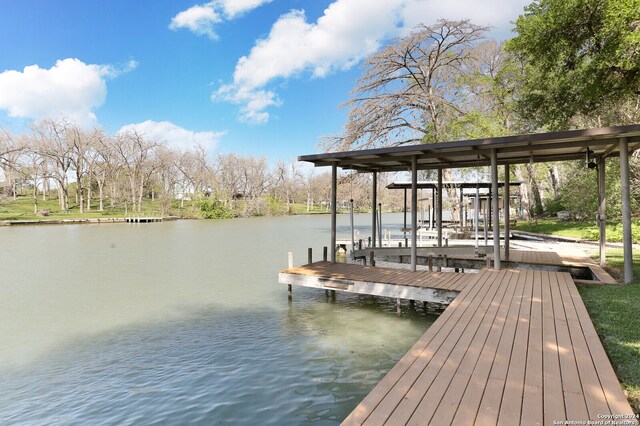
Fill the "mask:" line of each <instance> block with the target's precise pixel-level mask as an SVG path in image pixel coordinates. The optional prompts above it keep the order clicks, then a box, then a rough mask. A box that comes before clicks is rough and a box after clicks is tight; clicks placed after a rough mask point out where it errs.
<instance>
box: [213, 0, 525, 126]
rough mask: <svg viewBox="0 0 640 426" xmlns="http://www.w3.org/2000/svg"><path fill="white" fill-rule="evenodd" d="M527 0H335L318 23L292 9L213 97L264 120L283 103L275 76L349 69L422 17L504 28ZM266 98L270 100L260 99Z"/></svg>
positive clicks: (253, 119)
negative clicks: (275, 82) (273, 109)
mask: <svg viewBox="0 0 640 426" xmlns="http://www.w3.org/2000/svg"><path fill="white" fill-rule="evenodd" d="M229 1H230V2H231V1H232V0H229ZM527 3H528V1H526V0H518V1H512V0H498V1H494V2H492V3H490V4H489V3H487V2H478V1H477V0H448V1H446V2H442V1H441V0H438V1H435V0H385V1H376V2H372V1H371V0H336V1H334V2H333V3H332V4H331V5H330V6H329V7H328V8H327V9H326V10H325V11H324V14H323V15H322V16H321V17H320V18H318V20H317V21H316V22H314V23H310V22H308V21H307V19H306V16H305V13H304V11H300V10H293V11H290V12H289V13H287V14H284V15H282V16H281V17H280V18H279V19H278V20H277V21H276V22H275V23H274V24H273V26H272V27H271V30H270V32H269V34H268V35H267V36H266V37H265V38H263V39H260V40H258V41H257V42H256V44H255V45H254V46H253V48H252V49H251V51H250V52H249V54H248V55H247V56H243V57H241V58H240V59H239V60H238V62H237V64H236V68H235V71H234V74H233V82H231V83H229V84H225V85H222V86H221V87H220V88H219V89H218V90H217V91H216V92H214V93H213V94H212V99H213V100H225V101H228V102H231V103H236V104H240V105H241V107H240V118H241V119H242V120H245V121H250V122H257V123H264V122H266V121H267V120H268V118H269V113H268V112H267V111H266V109H267V108H268V107H271V106H277V105H279V104H280V103H281V102H280V101H279V100H278V98H277V94H276V93H275V92H273V90H272V89H266V88H265V87H266V86H267V85H268V84H270V83H273V81H274V80H277V79H286V78H291V77H296V76H300V75H304V74H306V75H309V76H311V77H316V78H322V77H325V76H327V75H329V74H331V73H333V72H336V71H339V70H346V69H349V68H351V67H353V66H354V65H355V64H357V63H359V62H360V61H361V60H362V59H363V58H365V57H366V56H368V55H370V54H371V53H373V52H375V51H376V50H377V49H379V48H380V46H381V44H382V43H384V42H385V41H386V40H388V39H389V38H391V37H394V36H399V35H402V34H404V33H406V32H408V31H410V30H411V29H412V28H414V27H415V26H416V25H417V24H418V23H421V22H423V23H427V24H431V23H435V22H436V21H437V20H438V19H441V18H444V19H466V18H469V19H471V20H472V22H474V23H479V24H490V25H494V26H496V27H499V28H502V27H504V26H506V25H507V24H508V23H509V20H513V19H515V18H516V17H517V15H518V13H520V12H521V11H522V8H523V6H524V5H525V4H527ZM265 95H268V96H265ZM265 97H266V99H267V100H268V101H267V102H259V100H264V99H265ZM269 101H270V102H269Z"/></svg>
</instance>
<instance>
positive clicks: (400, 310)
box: [396, 299, 402, 315]
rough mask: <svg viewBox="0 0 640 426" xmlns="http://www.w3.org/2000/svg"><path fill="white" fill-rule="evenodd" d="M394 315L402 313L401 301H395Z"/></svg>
mask: <svg viewBox="0 0 640 426" xmlns="http://www.w3.org/2000/svg"><path fill="white" fill-rule="evenodd" d="M396 313H397V314H398V315H400V314H401V313H402V300H400V299H396Z"/></svg>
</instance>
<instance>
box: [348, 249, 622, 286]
mask: <svg viewBox="0 0 640 426" xmlns="http://www.w3.org/2000/svg"><path fill="white" fill-rule="evenodd" d="M409 250H410V249H409V248H406V247H384V248H370V249H363V250H356V251H355V252H354V256H356V258H364V257H366V256H368V255H369V253H370V252H371V251H374V252H375V257H376V259H378V260H383V261H387V262H397V263H410V261H411V255H410V251H409ZM492 250H493V248H492V247H488V246H481V247H479V251H478V253H475V249H474V248H473V247H470V246H468V247H462V246H460V247H418V249H417V255H418V258H417V259H418V262H417V263H418V264H419V265H426V264H427V263H428V260H429V258H430V257H431V258H432V262H433V264H434V265H436V266H444V267H454V268H464V269H482V268H484V267H487V265H488V264H489V263H491V261H492V260H493V253H492ZM500 260H501V263H502V264H503V266H504V267H505V268H533V269H536V268H537V269H543V270H550V271H553V270H556V271H565V272H566V271H571V270H572V269H575V270H580V269H584V270H586V272H588V273H589V275H591V277H592V279H590V280H589V279H581V280H577V282H579V283H580V284H585V283H588V282H589V281H593V282H592V284H593V283H601V284H615V283H616V281H615V279H613V277H611V276H610V275H609V274H608V273H607V272H606V271H605V270H604V269H602V267H600V265H598V264H597V263H596V262H595V261H594V260H592V259H590V258H588V257H583V256H566V255H560V254H558V253H557V252H555V251H540V250H515V249H512V250H510V251H509V259H507V257H506V255H505V252H504V250H502V251H501V253H500Z"/></svg>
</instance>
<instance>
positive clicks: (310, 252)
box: [307, 247, 313, 264]
mask: <svg viewBox="0 0 640 426" xmlns="http://www.w3.org/2000/svg"><path fill="white" fill-rule="evenodd" d="M307 263H308V264H311V263H313V249H312V248H311V247H309V248H308V249H307Z"/></svg>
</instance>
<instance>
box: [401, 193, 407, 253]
mask: <svg viewBox="0 0 640 426" xmlns="http://www.w3.org/2000/svg"><path fill="white" fill-rule="evenodd" d="M403 212H404V231H403V232H402V234H403V235H404V246H405V247H406V246H407V188H405V189H404V209H403Z"/></svg>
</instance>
